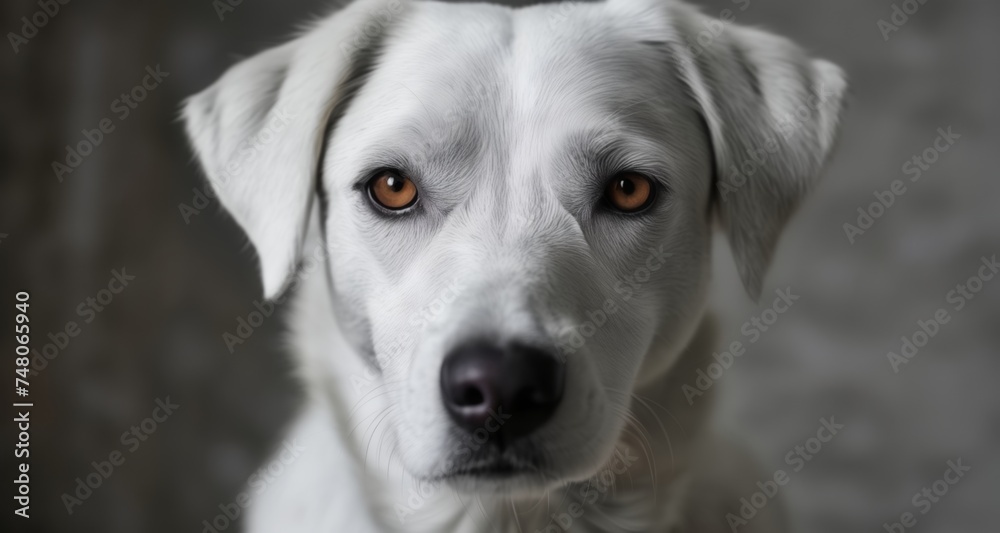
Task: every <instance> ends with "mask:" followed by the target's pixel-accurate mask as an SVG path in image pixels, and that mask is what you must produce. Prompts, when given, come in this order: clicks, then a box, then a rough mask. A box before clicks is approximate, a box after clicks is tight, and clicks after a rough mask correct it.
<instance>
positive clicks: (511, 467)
mask: <svg viewBox="0 0 1000 533" xmlns="http://www.w3.org/2000/svg"><path fill="white" fill-rule="evenodd" d="M527 472H528V469H526V468H523V467H518V466H516V465H515V464H514V463H513V462H511V461H508V460H506V459H498V460H495V461H490V462H487V463H481V464H478V465H474V466H463V467H458V468H455V469H452V470H451V471H450V472H447V473H445V474H442V476H441V477H442V478H443V479H449V478H450V479H455V478H461V477H472V478H483V479H506V478H511V477H514V476H516V475H518V474H522V473H527Z"/></svg>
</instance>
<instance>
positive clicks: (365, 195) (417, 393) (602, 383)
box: [184, 0, 845, 488]
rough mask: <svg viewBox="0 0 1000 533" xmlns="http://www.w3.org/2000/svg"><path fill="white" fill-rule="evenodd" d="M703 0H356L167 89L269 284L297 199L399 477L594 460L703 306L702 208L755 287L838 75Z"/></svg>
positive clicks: (516, 472)
mask: <svg viewBox="0 0 1000 533" xmlns="http://www.w3.org/2000/svg"><path fill="white" fill-rule="evenodd" d="M728 13H729V14H728V15H725V14H724V17H723V18H726V19H727V20H725V21H723V20H718V19H714V18H709V17H706V16H703V15H702V14H700V13H698V12H696V11H695V10H693V9H691V8H689V7H687V6H685V5H682V4H678V3H675V2H672V1H669V0H619V1H614V0H612V1H609V2H606V3H603V2H602V3H580V4H577V3H572V4H549V5H539V6H532V7H527V8H522V9H508V8H504V7H498V6H494V5H486V4H443V3H433V2H418V3H411V4H404V3H401V2H400V1H399V0H360V1H359V2H356V3H354V4H351V5H349V6H347V7H346V8H344V9H343V10H341V11H339V12H338V13H336V14H334V15H333V16H331V17H329V18H327V19H325V20H323V21H321V22H320V23H318V24H316V25H314V26H313V27H312V28H311V29H309V30H308V31H307V32H306V33H304V34H303V35H302V36H300V37H299V38H297V39H295V40H293V41H291V42H289V43H288V44H285V45H283V46H280V47H278V48H274V49H272V50H269V51H266V52H264V53H262V54H260V55H257V56H255V57H251V58H249V59H247V60H245V61H243V62H241V63H239V64H237V65H236V66H234V67H233V68H232V69H231V70H230V71H229V72H227V73H226V74H225V75H224V76H223V77H222V78H221V79H220V80H219V81H218V82H217V83H216V84H215V85H213V86H212V87H210V88H209V89H207V90H205V91H204V92H202V93H200V94H198V95H196V96H194V97H193V98H192V99H191V100H189V102H188V103H187V105H186V107H185V110H184V116H185V119H186V122H187V128H188V132H189V135H190V136H191V138H192V139H193V143H194V146H195V149H196V151H197V153H198V155H199V157H200V159H201V162H202V164H203V166H204V168H205V169H206V171H207V174H208V175H209V177H210V179H211V180H212V182H213V184H214V185H215V188H216V192H217V194H218V196H219V198H220V200H221V202H222V203H223V205H225V206H226V208H227V209H228V210H229V211H230V212H231V213H232V214H233V216H234V217H235V219H236V220H237V221H238V222H239V223H240V224H241V225H242V226H243V227H244V229H245V230H246V232H247V234H248V235H249V237H250V239H251V241H252V242H253V244H254V246H255V247H256V249H257V252H258V254H259V257H260V264H261V270H262V272H263V274H262V275H263V281H264V289H265V292H266V294H267V295H268V296H274V295H275V294H277V293H279V292H280V291H281V290H283V286H284V285H285V283H286V281H287V279H288V278H289V275H290V273H292V272H293V270H294V266H295V264H296V262H297V261H298V259H299V255H300V253H301V247H302V242H303V239H304V238H305V235H306V233H307V230H308V226H309V224H308V222H309V220H310V219H311V218H318V219H319V220H320V223H319V226H321V232H322V234H323V238H324V240H325V242H326V243H327V250H328V251H329V254H328V257H329V260H328V261H327V265H326V268H327V269H328V272H327V273H328V274H329V276H328V278H329V283H330V294H329V296H326V295H324V297H329V298H331V299H332V300H333V304H334V307H335V308H336V310H337V313H338V315H339V318H340V320H339V322H340V327H341V328H342V329H344V331H345V333H346V336H347V337H348V338H349V339H350V342H351V343H352V344H353V345H354V347H355V348H356V349H357V352H358V353H359V356H361V357H365V358H368V359H369V360H370V361H371V364H372V365H373V366H374V367H375V368H377V369H378V372H379V375H380V379H381V380H382V381H383V382H384V383H387V384H392V385H393V387H392V393H391V394H390V395H389V396H390V397H391V401H392V402H393V403H394V405H395V408H394V409H393V410H392V411H391V415H390V418H389V420H388V421H387V422H386V423H388V424H390V425H391V432H392V433H393V434H394V435H395V437H396V438H397V439H398V441H399V442H401V443H405V445H403V446H401V447H400V451H401V454H402V460H403V463H404V465H405V466H406V468H407V469H408V470H409V471H410V472H411V473H412V474H413V475H415V476H417V477H420V478H425V479H427V478H444V479H449V480H453V481H456V482H463V481H464V482H471V483H472V484H473V485H475V486H478V487H487V488H488V487H493V488H496V487H498V486H503V487H513V486H520V487H536V488H537V487H542V486H545V485H546V483H550V482H552V481H554V480H555V481H563V480H568V479H581V478H584V477H586V476H588V475H590V474H591V473H593V472H594V471H595V469H597V468H599V467H600V465H601V464H602V463H603V462H604V461H605V460H606V459H607V458H608V456H609V455H610V453H611V451H612V448H613V445H614V443H615V442H616V440H617V438H618V436H619V434H620V431H621V429H622V426H623V421H624V418H625V417H624V416H622V413H624V412H625V411H626V410H627V409H628V404H629V398H630V394H631V392H632V391H633V389H634V387H635V383H636V382H637V379H639V378H638V376H639V375H640V374H642V375H644V376H648V375H651V374H658V373H662V372H663V371H664V370H666V369H668V368H669V367H670V365H671V364H672V362H673V361H674V360H675V359H676V358H677V356H678V354H679V353H680V352H681V350H682V349H683V348H684V347H685V345H686V344H687V343H688V341H689V340H690V338H691V336H692V334H693V331H694V329H695V327H696V325H697V324H698V322H699V320H700V317H701V314H702V312H703V307H704V302H705V299H706V285H707V277H708V270H709V269H708V268H707V266H708V262H709V255H710V254H709V250H710V239H711V233H712V226H713V222H714V221H719V222H720V223H721V225H722V226H723V228H724V229H725V231H726V233H727V236H728V239H729V241H730V244H731V246H732V249H733V251H734V256H735V258H736V260H737V263H738V268H739V272H740V274H741V276H742V278H743V282H744V284H745V286H746V288H747V290H748V291H749V292H750V293H751V294H752V295H756V294H757V293H758V292H759V290H760V287H761V283H762V277H763V274H764V272H765V270H766V268H767V265H768V262H769V260H770V257H771V255H772V252H773V250H774V248H775V244H776V242H777V239H778V235H779V232H780V230H781V228H782V226H783V225H784V223H785V221H786V220H787V219H788V217H789V216H790V214H791V213H792V211H793V209H794V208H795V206H796V204H797V203H798V202H799V201H800V200H801V198H802V197H803V195H804V193H805V192H806V190H807V189H808V188H809V185H810V183H811V181H812V180H813V178H814V177H815V176H816V175H817V174H818V171H819V169H820V167H821V165H822V163H823V161H824V159H825V157H826V155H827V153H828V151H829V150H830V148H831V144H832V143H833V139H834V137H835V130H836V128H837V123H838V115H839V113H840V109H841V105H842V98H843V95H844V91H845V82H844V78H843V75H842V73H841V71H840V70H839V69H838V68H837V67H835V66H833V65H832V64H830V63H827V62H825V61H821V60H814V59H810V58H809V57H807V56H806V55H804V54H803V52H802V51H801V50H800V49H799V48H797V47H796V46H794V45H793V44H791V43H790V42H788V41H786V40H784V39H782V38H779V37H775V36H773V35H770V34H767V33H764V32H761V31H757V30H752V29H746V28H742V27H738V26H735V25H732V24H731V22H732V17H733V13H736V14H738V13H739V5H735V6H734V9H733V10H732V11H728ZM313 206H315V210H316V211H317V212H318V217H317V216H316V214H315V213H312V214H310V210H311V209H312V208H313ZM330 327H335V326H333V325H332V324H331V325H330ZM330 366H331V370H330V371H331V372H335V371H336V369H335V368H333V357H332V356H331V361H330ZM470 442H476V443H478V444H477V445H475V446H470V445H469V443H470Z"/></svg>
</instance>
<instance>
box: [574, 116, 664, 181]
mask: <svg viewBox="0 0 1000 533" xmlns="http://www.w3.org/2000/svg"><path fill="white" fill-rule="evenodd" d="M662 144H663V142H662V141H653V140H650V139H648V138H647V137H645V136H643V135H640V134H636V133H634V132H630V133H625V132H618V131H613V130H612V131H606V130H600V129H586V130H582V131H579V132H576V133H573V134H571V135H569V136H568V137H567V138H566V141H565V144H564V149H563V150H564V151H563V153H564V154H566V155H567V157H569V158H570V160H571V161H572V163H574V165H575V166H578V167H582V168H583V169H585V170H586V173H587V174H588V175H589V176H592V177H593V179H597V180H603V179H605V178H608V177H610V176H613V175H614V174H617V173H619V172H624V171H627V170H628V171H637V172H642V173H643V174H647V175H649V177H650V178H653V179H656V180H657V181H659V182H660V183H661V184H662V185H663V186H665V187H669V185H670V178H671V176H672V175H673V173H674V172H673V164H671V162H670V161H668V160H665V159H664V158H663V156H662V153H663V150H662Z"/></svg>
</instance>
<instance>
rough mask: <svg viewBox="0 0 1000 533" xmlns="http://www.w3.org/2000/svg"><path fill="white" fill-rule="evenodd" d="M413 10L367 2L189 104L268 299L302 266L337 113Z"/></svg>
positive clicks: (210, 171)
mask: <svg viewBox="0 0 1000 533" xmlns="http://www.w3.org/2000/svg"><path fill="white" fill-rule="evenodd" d="M404 8H405V4H404V3H403V1H402V0H358V1H356V2H354V3H352V4H350V5H348V6H347V7H345V8H343V9H341V10H340V11H338V12H337V13H335V14H333V15H332V16H330V17H328V18H326V19H324V20H322V21H320V22H319V23H318V24H316V25H315V26H313V27H312V28H311V29H309V30H308V31H307V32H306V33H304V34H303V35H302V36H301V37H299V38H297V39H294V40H292V41H291V42H288V43H286V44H284V45H281V46H278V47H276V48H272V49H270V50H267V51H265V52H262V53H260V54H258V55H256V56H253V57H251V58H249V59H246V60H244V61H242V62H240V63H238V64H236V65H235V66H233V67H232V68H230V69H229V71H227V72H226V73H225V74H224V75H223V76H222V78H221V79H219V80H218V81H217V82H215V84H214V85H212V86H211V87H209V88H207V89H205V90H204V91H202V92H201V93H198V94H196V95H194V96H192V97H191V98H189V99H188V100H187V101H186V102H185V104H184V109H183V119H184V122H185V126H186V129H187V134H188V137H190V139H191V143H192V144H193V145H194V149H195V152H196V153H197V155H198V159H199V160H200V162H201V164H202V167H203V168H204V170H205V173H206V174H207V175H208V178H209V181H210V182H211V184H212V187H213V189H214V191H215V193H216V194H217V195H218V197H219V201H220V202H221V203H222V205H223V206H225V207H226V209H227V210H228V211H229V212H230V213H231V214H232V215H233V218H235V219H236V221H237V222H238V223H239V224H240V225H241V226H242V227H243V229H244V231H246V233H247V236H249V237H250V241H251V242H252V243H253V245H254V247H255V248H256V249H257V256H258V257H259V259H260V268H261V277H262V278H263V283H264V294H265V296H267V297H268V298H272V297H274V296H275V295H277V294H278V293H279V292H281V290H282V289H283V288H284V286H285V284H286V282H287V280H288V279H289V278H290V276H291V274H292V273H293V270H294V268H295V266H296V263H297V262H298V258H299V254H300V251H301V250H300V249H301V247H302V242H303V238H304V234H305V229H306V224H307V221H308V219H309V209H310V206H311V204H312V199H313V196H314V195H313V192H312V191H313V189H314V187H313V186H314V180H315V178H316V174H317V170H318V165H319V164H320V161H319V159H320V155H321V153H322V143H323V140H324V134H325V131H324V130H325V129H326V126H327V123H328V120H329V118H330V114H331V112H332V110H333V109H334V106H335V105H337V104H338V103H341V102H342V101H343V100H344V98H346V97H347V95H348V94H349V93H350V91H351V89H352V88H353V85H354V84H352V83H351V82H353V81H355V80H356V79H357V77H358V76H359V73H360V71H361V70H362V68H361V64H362V62H363V59H364V58H368V57H370V55H371V54H372V50H373V49H375V47H376V46H377V44H378V41H379V38H380V36H381V35H382V34H384V33H385V32H386V31H387V28H388V25H389V24H390V23H392V22H395V19H396V18H397V17H398V16H400V15H402V13H403V11H404Z"/></svg>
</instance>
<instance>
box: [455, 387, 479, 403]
mask: <svg viewBox="0 0 1000 533" xmlns="http://www.w3.org/2000/svg"><path fill="white" fill-rule="evenodd" d="M485 399H486V398H485V397H484V396H483V392H482V391H481V390H479V388H478V387H473V386H467V387H463V388H462V390H461V392H459V394H458V396H457V398H456V401H455V403H456V404H458V405H459V406H461V407H471V406H474V405H479V404H481V403H483V401H484V400H485Z"/></svg>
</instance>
